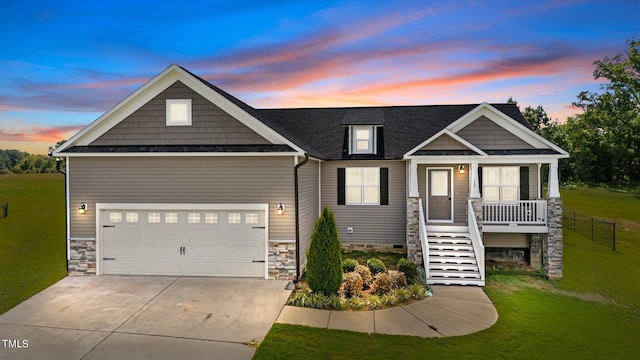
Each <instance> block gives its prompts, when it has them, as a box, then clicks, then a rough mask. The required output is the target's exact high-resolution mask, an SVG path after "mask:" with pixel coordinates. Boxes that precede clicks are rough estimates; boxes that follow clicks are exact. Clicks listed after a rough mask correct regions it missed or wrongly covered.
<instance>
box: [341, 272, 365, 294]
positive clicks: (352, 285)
mask: <svg viewBox="0 0 640 360" xmlns="http://www.w3.org/2000/svg"><path fill="white" fill-rule="evenodd" d="M342 291H343V292H344V296H345V297H352V296H358V295H360V294H361V293H362V277H360V274H358V273H357V272H350V273H346V274H344V283H343V284H342Z"/></svg>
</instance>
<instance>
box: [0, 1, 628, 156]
mask: <svg viewBox="0 0 640 360" xmlns="http://www.w3.org/2000/svg"><path fill="white" fill-rule="evenodd" d="M638 14H640V2H637V1H607V2H603V1H579V0H576V1H562V0H559V1H544V0H543V1H513V0H511V1H264V0H263V1H255V0H246V1H241V0H240V1H207V2H205V1H191V0H181V1H176V2H157V1H135V0H131V1H100V2H97V1H39V0H30V1H24V0H18V1H14V0H3V1H2V2H0V41H1V43H2V50H0V149H7V148H9V149H20V150H24V151H28V152H30V153H46V151H47V148H48V147H49V146H50V145H53V144H55V143H56V142H57V141H59V140H62V139H66V138H69V137H70V136H71V135H73V134H74V133H75V132H76V131H78V130H79V129H81V128H82V127H83V126H86V125H87V124H89V123H90V122H91V121H93V120H95V119H96V118H97V117H99V116H100V115H101V114H102V113H104V112H105V111H107V110H108V109H109V108H111V107H112V106H114V105H115V104H116V103H118V102H119V101H120V100H122V99H124V98H125V97H126V96H127V95H129V94H130V93H131V92H133V91H134V90H135V89H136V88H138V87H140V86H141V85H142V84H144V83H145V82H146V81H148V80H149V79H150V78H152V77H153V76H155V75H156V74H158V73H159V72H161V71H162V70H164V69H165V68H166V67H167V66H169V65H170V64H173V63H176V64H179V65H181V66H184V67H185V68H187V69H189V70H190V71H192V72H194V73H195V74H197V75H199V76H201V77H203V78H205V79H207V80H209V81H210V82H212V83H213V84H215V85H217V86H219V87H221V88H222V89H224V90H226V91H228V92H230V93H231V94H233V95H235V96H236V97H238V98H240V99H241V100H243V101H245V102H247V103H248V104H249V105H252V106H254V107H257V108H261V107H321V106H360V105H391V104H392V105H410V104H461V103H465V104H466V103H481V102H484V101H486V102H504V101H506V100H507V99H508V98H509V97H513V98H514V99H516V100H517V101H518V103H519V104H520V105H521V108H522V109H523V110H524V107H525V106H528V105H531V106H537V105H543V107H544V108H545V109H546V110H547V112H548V113H549V114H550V115H551V116H552V118H557V119H559V120H561V121H564V120H565V119H566V117H567V116H570V115H572V114H575V112H576V111H577V109H574V108H572V107H571V103H572V102H573V101H574V100H575V99H576V95H577V94H578V93H579V92H580V91H583V90H589V91H597V90H598V84H599V83H600V82H601V81H602V80H600V81H596V80H594V79H593V75H592V74H593V69H594V67H593V62H594V61H596V60H600V59H602V58H604V57H605V56H609V57H612V56H614V55H616V54H618V53H621V52H624V51H625V49H626V44H625V41H626V40H627V39H629V38H631V37H634V36H635V37H640V20H638Z"/></svg>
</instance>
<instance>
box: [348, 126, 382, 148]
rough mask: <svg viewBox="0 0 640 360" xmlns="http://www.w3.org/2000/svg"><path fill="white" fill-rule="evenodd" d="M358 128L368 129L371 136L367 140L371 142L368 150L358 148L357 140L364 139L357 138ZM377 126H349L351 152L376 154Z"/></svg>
mask: <svg viewBox="0 0 640 360" xmlns="http://www.w3.org/2000/svg"><path fill="white" fill-rule="evenodd" d="M358 130H367V131H368V132H369V138H368V139H367V140H366V141H367V142H368V143H369V148H368V149H366V150H358V149H357V142H358V141H363V140H364V139H360V140H358V139H356V134H357V132H358ZM376 130H377V127H376V126H373V125H352V126H350V127H349V154H376V133H377V131H376Z"/></svg>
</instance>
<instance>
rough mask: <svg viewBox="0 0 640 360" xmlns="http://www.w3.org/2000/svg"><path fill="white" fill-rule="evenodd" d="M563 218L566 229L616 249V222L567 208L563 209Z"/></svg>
mask: <svg viewBox="0 0 640 360" xmlns="http://www.w3.org/2000/svg"><path fill="white" fill-rule="evenodd" d="M562 220H563V224H562V226H563V228H564V229H565V230H571V231H573V232H576V233H578V234H580V235H582V236H584V237H586V238H588V239H591V240H593V241H595V242H597V243H599V244H601V245H603V246H606V247H608V248H610V249H612V250H613V251H615V250H616V223H615V222H611V221H608V220H603V219H598V218H594V217H592V216H589V215H585V214H581V213H579V212H577V211H573V210H571V209H567V208H565V209H564V211H563V216H562Z"/></svg>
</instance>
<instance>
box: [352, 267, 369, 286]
mask: <svg viewBox="0 0 640 360" xmlns="http://www.w3.org/2000/svg"><path fill="white" fill-rule="evenodd" d="M355 271H356V272H357V273H358V274H359V275H360V278H362V284H363V286H366V287H368V286H369V285H371V281H373V276H371V270H369V268H368V267H366V266H364V265H360V264H358V265H356V269H355Z"/></svg>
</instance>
